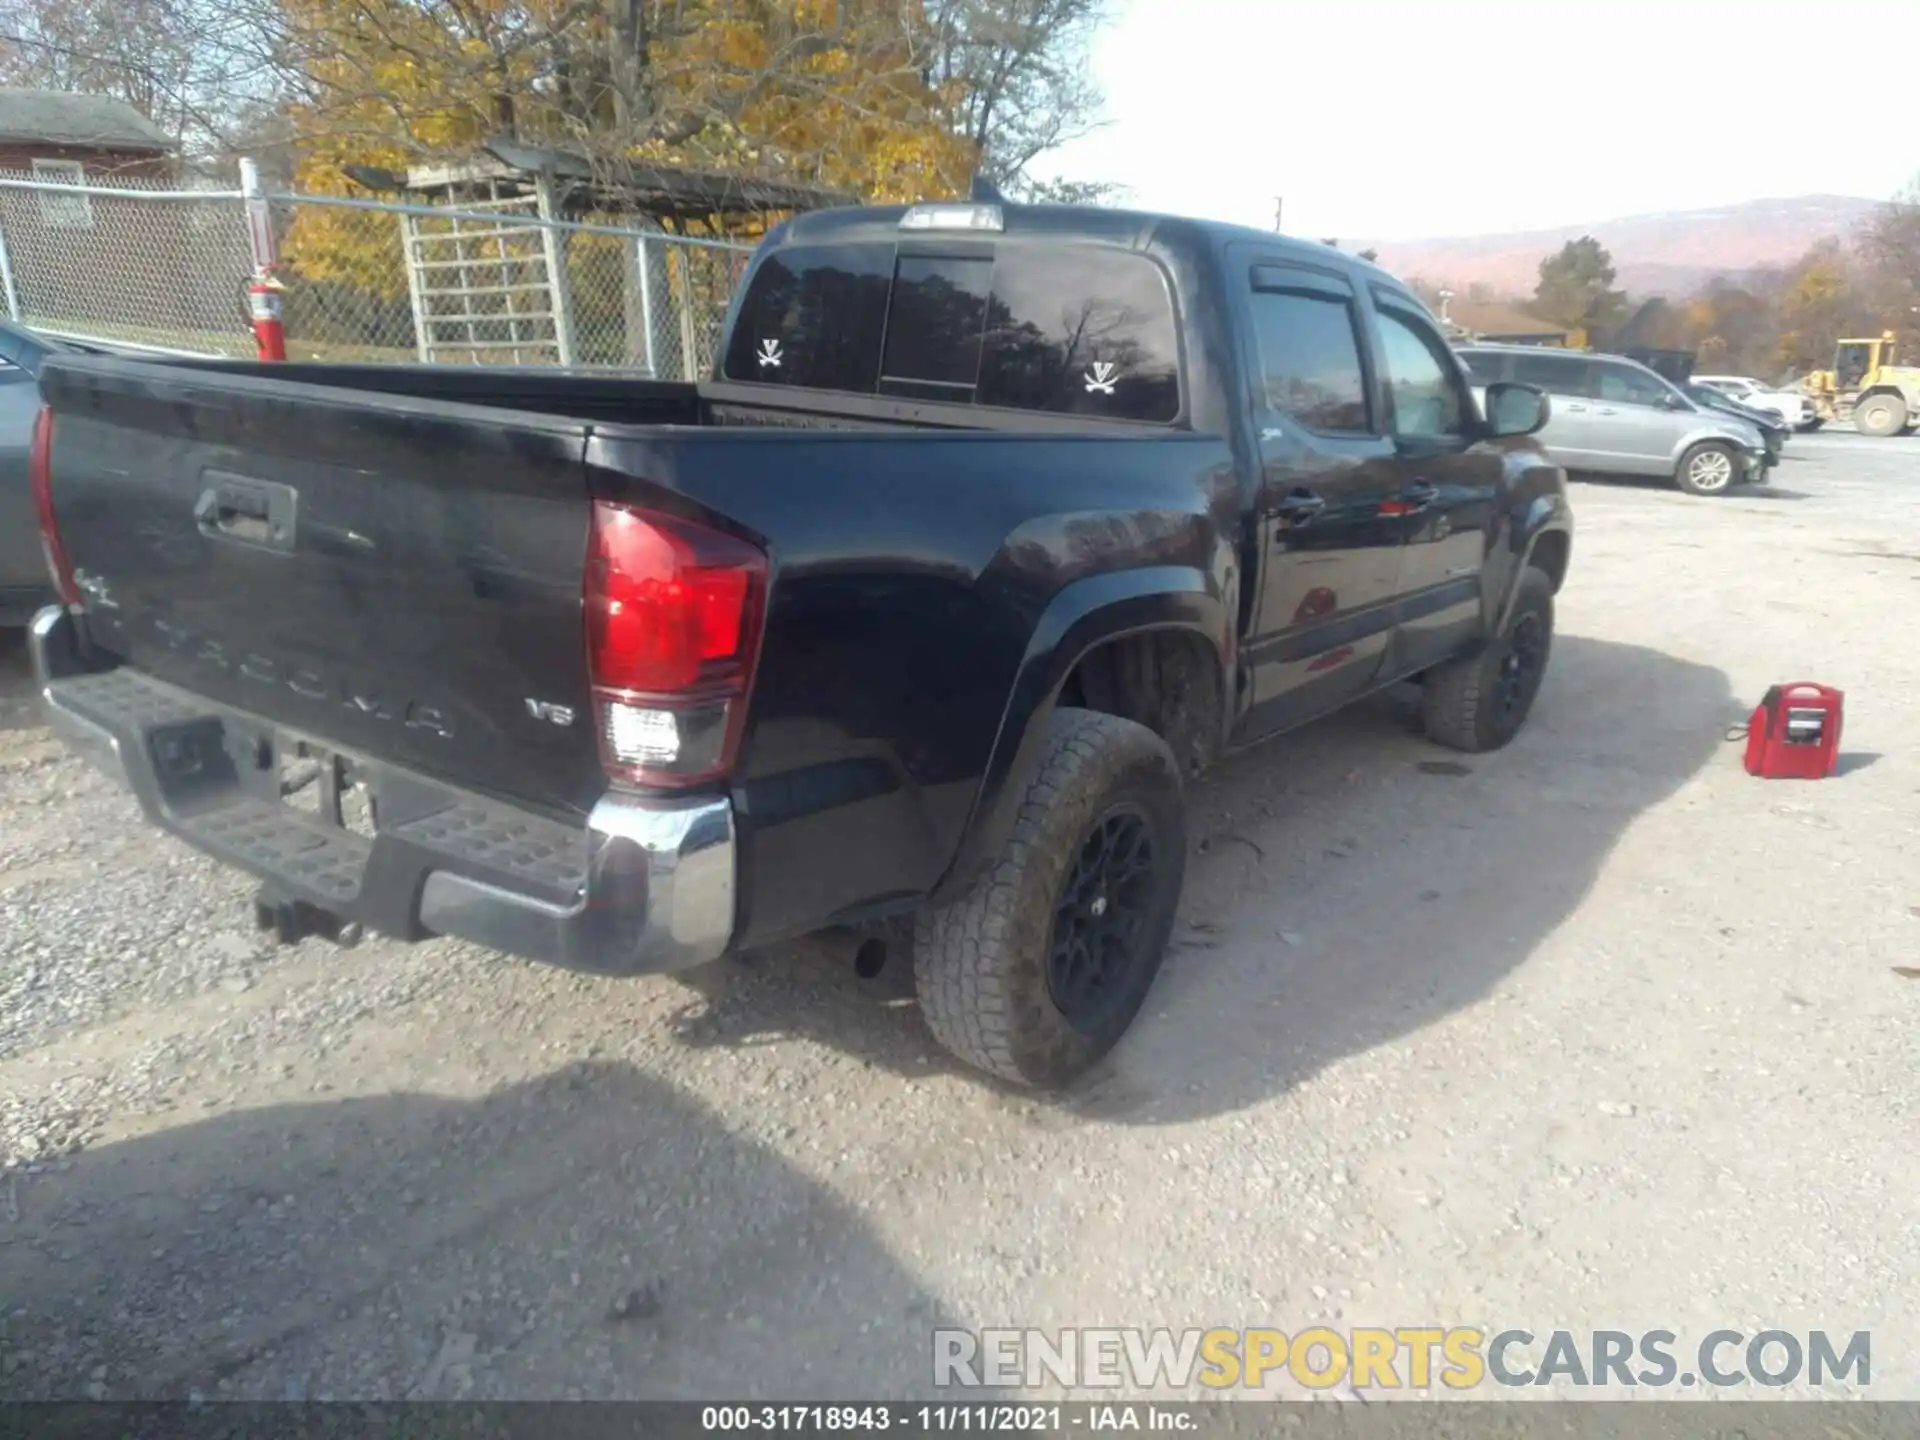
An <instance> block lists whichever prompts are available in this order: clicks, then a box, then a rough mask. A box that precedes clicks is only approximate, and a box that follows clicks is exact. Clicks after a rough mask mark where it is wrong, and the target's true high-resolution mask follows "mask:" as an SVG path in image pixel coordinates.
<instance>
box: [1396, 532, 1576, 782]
mask: <svg viewBox="0 0 1920 1440" xmlns="http://www.w3.org/2000/svg"><path fill="white" fill-rule="evenodd" d="M1529 617H1531V620H1530V619H1529ZM1530 623H1531V624H1537V625H1538V626H1539V627H1540V631H1541V636H1540V638H1541V649H1540V654H1539V660H1538V664H1537V665H1536V666H1535V667H1534V670H1533V673H1532V675H1531V677H1530V679H1529V680H1528V682H1527V683H1526V685H1525V687H1524V693H1522V694H1521V695H1520V696H1519V697H1518V702H1517V703H1516V704H1515V705H1513V706H1511V707H1506V706H1502V705H1501V704H1499V703H1498V697H1499V695H1500V680H1501V675H1502V671H1503V667H1504V666H1506V664H1507V663H1508V658H1509V656H1511V655H1512V654H1513V653H1514V641H1515V637H1516V636H1517V635H1520V634H1521V633H1523V631H1524V628H1525V627H1526V626H1527V625H1528V624H1530ZM1552 654H1553V581H1552V580H1550V579H1549V578H1548V577H1547V574H1546V572H1545V571H1544V570H1540V569H1537V568H1535V567H1533V566H1528V567H1527V569H1526V571H1525V572H1524V573H1523V574H1522V575H1521V577H1520V593H1519V594H1518V595H1517V596H1516V597H1515V599H1514V602H1513V612H1512V614H1511V615H1509V616H1508V617H1507V623H1506V624H1505V625H1504V626H1503V627H1502V628H1501V631H1500V633H1499V634H1498V635H1496V636H1494V638H1493V639H1491V640H1489V641H1487V642H1486V643H1485V644H1484V645H1482V646H1480V647H1479V648H1478V649H1477V650H1475V651H1474V652H1473V653H1471V654H1468V655H1462V656H1461V657H1460V658H1458V659H1457V660H1450V661H1448V662H1447V663H1446V664H1444V665H1437V666H1435V667H1434V668H1433V669H1431V670H1429V671H1428V672H1427V673H1426V676H1425V678H1424V680H1423V681H1422V682H1421V703H1420V711H1421V715H1420V718H1421V721H1422V722H1423V724H1424V725H1425V727H1426V732H1427V738H1428V739H1429V740H1432V741H1433V742H1434V743H1435V744H1437V745H1445V746H1446V747H1447V748H1448V749H1449V750H1464V751H1466V752H1467V753H1468V754H1470V755H1477V754H1481V753H1482V752H1484V751H1488V750H1498V749H1499V748H1500V747H1501V746H1503V745H1505V744H1506V743H1507V742H1508V741H1510V740H1512V739H1513V737H1514V736H1515V735H1518V734H1519V733H1520V727H1521V726H1522V725H1524V724H1526V721H1527V716H1528V714H1529V713H1530V712H1531V711H1532V709H1533V702H1534V698H1535V697H1536V696H1537V695H1538V694H1539V693H1540V683H1541V681H1542V680H1543V679H1544V678H1545V676H1546V672H1547V664H1548V661H1549V660H1550V659H1551V658H1552Z"/></svg>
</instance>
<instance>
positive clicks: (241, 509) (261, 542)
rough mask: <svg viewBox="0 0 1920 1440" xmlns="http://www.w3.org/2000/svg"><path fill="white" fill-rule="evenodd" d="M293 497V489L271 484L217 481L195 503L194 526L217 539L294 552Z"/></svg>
mask: <svg viewBox="0 0 1920 1440" xmlns="http://www.w3.org/2000/svg"><path fill="white" fill-rule="evenodd" d="M293 497H294V492H293V489H292V487H290V486H286V485H274V484H271V483H269V482H267V481H248V482H245V483H239V482H235V481H231V480H223V481H216V482H215V483H213V484H211V485H208V486H207V487H206V488H205V489H204V490H202V491H201V492H200V498H199V499H198V500H196V501H194V503H193V518H194V523H195V524H197V525H198V526H199V527H200V533H201V534H203V535H207V536H211V537H213V538H214V539H223V540H237V541H239V542H240V543H241V544H243V545H258V546H261V547H263V548H265V549H268V550H291V549H293Z"/></svg>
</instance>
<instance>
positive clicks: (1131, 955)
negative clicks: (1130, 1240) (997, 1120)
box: [914, 709, 1187, 1086]
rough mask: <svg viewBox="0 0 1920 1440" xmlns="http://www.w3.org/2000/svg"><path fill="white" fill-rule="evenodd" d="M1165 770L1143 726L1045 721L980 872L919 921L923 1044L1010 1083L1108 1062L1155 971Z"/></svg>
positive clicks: (1172, 883) (1168, 869) (1174, 870)
mask: <svg viewBox="0 0 1920 1440" xmlns="http://www.w3.org/2000/svg"><path fill="white" fill-rule="evenodd" d="M1186 861H1187V840H1186V817H1185V810H1184V802H1183V798H1182V794H1181V785H1180V772H1179V767H1178V766H1177V764H1176V763H1175V761H1174V757H1173V752H1172V751H1171V750H1169V749H1168V748H1167V745H1166V743H1165V742H1164V741H1163V740H1161V739H1160V737H1159V736H1158V735H1155V734H1154V733H1153V732H1152V731H1151V730H1149V729H1147V728H1146V727H1145V726H1143V725H1136V724H1135V723H1134V722H1132V721H1131V720H1122V719H1120V718H1118V717H1117V716H1113V715H1103V714H1099V713H1097V712H1095V711H1091V710H1076V709H1061V710H1057V711H1055V712H1054V714H1053V716H1052V717H1051V718H1050V719H1049V720H1048V722H1047V735H1046V748H1045V752H1044V754H1043V755H1042V757H1041V760H1040V764H1039V767H1038V769H1037V770H1036V771H1035V773H1034V777H1033V780H1032V781H1031V782H1030V783H1029V784H1028V786H1027V791H1026V794H1025V796H1024V797H1023V799H1022V801H1021V805H1020V812H1019V815H1018V816H1017V817H1016V818H1015V821H1014V826H1013V832H1012V834H1011V835H1010V836H1009V837H1008V839H1007V843H1006V847H1005V848H1004V849H1003V850H1002V851H1001V853H1000V858H999V859H998V861H997V862H996V863H995V864H994V866H993V868H992V869H991V870H989V871H988V872H987V874H986V875H985V876H983V877H982V878H981V880H980V881H979V883H978V884H976V885H975V886H974V888H973V890H972V891H971V892H970V893H969V894H967V895H966V896H964V897H962V898H961V899H960V900H959V901H957V902H955V903H954V904H952V905H949V906H946V907H944V908H942V909H939V910H934V911H928V912H924V913H923V914H922V915H921V916H920V919H919V924H918V927H917V931H916V933H915V936H914V979H915V982H916V984H917V986H918V989H919V996H920V1008H921V1011H922V1013H923V1014H924V1015H925V1016H926V1020H927V1027H928V1028H929V1029H930V1030H932V1031H933V1034H934V1038H935V1039H937V1040H939V1042H940V1043H941V1044H942V1045H944V1046H945V1047H946V1048H947V1049H948V1050H950V1051H952V1052H953V1053H954V1054H955V1055H957V1056H958V1057H959V1058H960V1059H962V1060H964V1061H966V1062H967V1063H968V1064H969V1065H973V1066H976V1067H977V1068H979V1069H981V1070H985V1071H987V1072H988V1073H990V1074H993V1075H997V1076H999V1077H1000V1078H1001V1079H1003V1080H1008V1081H1011V1082H1013V1083H1014V1084H1016V1085H1029V1086H1053V1085H1061V1084H1065V1083H1066V1082H1067V1081H1069V1080H1072V1079H1073V1078H1074V1077H1075V1076H1077V1075H1079V1074H1080V1073H1081V1072H1083V1071H1084V1070H1086V1069H1087V1068H1088V1067H1089V1066H1090V1065H1092V1064H1093V1063H1094V1062H1095V1061H1096V1060H1098V1059H1100V1057H1101V1056H1103V1055H1105V1054H1106V1053H1107V1052H1108V1051H1109V1050H1111V1049H1112V1048H1113V1047H1114V1045H1115V1044H1116V1043H1117V1042H1118V1041H1119V1039H1120V1037H1121V1036H1122V1035H1123V1034H1125V1033H1126V1031H1127V1027H1128V1026H1129V1025H1131V1024H1132V1023H1133V1018H1134V1016H1135V1015H1137V1014H1138V1013H1139V1011H1140V1006H1141V1004H1142V1003H1143V1002H1144V1001H1145V1000H1146V997H1147V991H1148V989H1149V988H1150V987H1151V986H1152V984H1153V979H1154V976H1155V975H1156V974H1157V973H1158V972H1159V969H1160V960H1161V956H1162V955H1163V954H1164V953H1165V951H1166V947H1167V938H1168V936H1169V935H1170V934H1171V933H1172V930H1173V917H1174V909H1175V907H1176V906H1177V905H1178V904H1179V901H1180V887H1181V883H1182V881H1183V880H1184V878H1185V874H1186Z"/></svg>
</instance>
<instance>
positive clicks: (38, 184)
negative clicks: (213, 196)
mask: <svg viewBox="0 0 1920 1440" xmlns="http://www.w3.org/2000/svg"><path fill="white" fill-rule="evenodd" d="M0 176H4V177H5V178H6V179H7V180H9V181H12V182H16V183H12V184H9V185H8V186H6V187H5V188H4V189H0V260H3V261H4V262H5V263H4V264H0V281H4V282H5V289H6V294H5V296H4V301H5V304H4V310H5V313H8V314H10V315H12V316H13V317H14V318H15V319H17V320H21V321H23V322H25V323H26V324H29V325H34V326H37V327H39V328H41V329H44V330H48V331H50V332H52V333H55V334H73V335H94V336H103V337H107V338H114V337H117V336H122V337H124V338H138V337H136V336H133V335H131V334H128V333H127V332H129V331H130V330H131V329H132V328H133V327H135V326H136V325H137V326H140V327H144V328H147V329H151V330H153V331H155V332H156V333H162V334H174V333H184V332H192V333H196V334H197V333H202V332H210V331H217V332H222V333H224V332H230V331H232V330H234V329H235V328H236V327H237V326H238V324H239V316H240V298H239V295H240V291H239V286H240V281H241V279H242V278H244V273H245V272H244V266H237V267H233V269H234V273H229V267H228V266H227V265H225V264H223V263H222V261H223V260H225V259H226V256H224V255H222V254H221V242H222V241H223V240H226V250H227V251H228V252H229V253H232V254H242V255H243V254H244V252H243V250H242V249H241V247H239V246H236V245H233V244H232V242H231V240H230V239H228V238H227V237H230V236H231V235H232V233H233V227H232V225H231V223H227V224H225V225H224V226H222V225H221V224H220V219H221V218H223V217H216V216H215V214H214V212H213V211H212V210H211V209H210V208H209V207H203V206H180V205H171V206H169V205H155V204H154V203H152V202H150V201H148V202H143V201H142V200H141V199H140V198H139V194H138V192H139V191H142V190H151V189H154V188H156V187H157V188H161V189H172V188H177V187H178V186H179V185H180V183H181V165H180V149H179V146H178V145H177V144H176V143H175V141H174V140H173V139H172V138H171V137H170V136H168V134H167V133H166V132H165V131H164V130H162V129H161V128H160V127H159V126H157V125H155V124H154V123H153V122H152V121H151V120H149V119H147V117H146V116H144V115H142V114H141V113H140V112H139V111H138V110H136V109H134V107H133V106H131V105H129V104H127V103H126V102H125V101H124V100H116V99H114V98H112V97H111V96H107V95H80V94H69V93H66V92H62V91H52V90H23V89H14V88H9V87H0ZM23 181H24V182H26V183H24V184H22V183H18V182H23ZM70 185H85V186H95V187H100V188H101V189H114V188H131V190H132V191H133V192H134V193H133V194H130V195H128V196H127V197H126V198H119V197H114V196H106V195H102V194H99V193H94V194H80V193H75V192H74V191H72V190H67V189H63V188H55V187H63V186H70ZM108 277H136V279H135V280H134V281H133V282H132V283H133V284H134V285H135V287H136V288H137V290H138V291H139V293H140V297H141V300H140V304H139V305H137V306H130V305H129V304H128V301H127V294H128V289H127V286H126V285H118V284H112V283H108ZM136 312H137V313H136ZM194 348H198V347H197V346H196V347H194Z"/></svg>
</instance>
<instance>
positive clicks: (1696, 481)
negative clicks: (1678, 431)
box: [1673, 440, 1740, 497]
mask: <svg viewBox="0 0 1920 1440" xmlns="http://www.w3.org/2000/svg"><path fill="white" fill-rule="evenodd" d="M1709 455H1724V456H1725V457H1726V461H1727V465H1726V476H1727V478H1726V480H1725V481H1724V482H1722V483H1719V484H1712V485H1710V484H1707V483H1705V482H1704V481H1703V480H1701V479H1700V478H1699V477H1698V476H1697V475H1696V474H1695V470H1696V467H1698V466H1700V465H1701V464H1702V463H1703V461H1704V458H1705V457H1706V456H1709ZM1673 478H1674V483H1675V484H1677V485H1679V487H1680V488H1681V489H1682V490H1684V491H1685V492H1686V493H1687V494H1689V495H1701V496H1707V497H1712V496H1715V495H1724V494H1726V493H1727V492H1728V491H1729V490H1731V489H1733V487H1734V486H1735V485H1737V484H1739V483H1740V452H1739V451H1737V450H1735V449H1734V448H1733V447H1732V446H1731V445H1727V444H1723V443H1722V442H1720V441H1718V440H1702V441H1701V442H1700V443H1699V444H1698V445H1695V446H1692V447H1691V448H1690V449H1689V450H1688V451H1687V453H1686V454H1684V455H1682V456H1681V457H1680V465H1679V468H1677V469H1676V470H1675V471H1674V472H1673Z"/></svg>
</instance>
